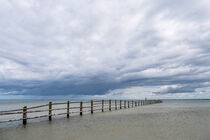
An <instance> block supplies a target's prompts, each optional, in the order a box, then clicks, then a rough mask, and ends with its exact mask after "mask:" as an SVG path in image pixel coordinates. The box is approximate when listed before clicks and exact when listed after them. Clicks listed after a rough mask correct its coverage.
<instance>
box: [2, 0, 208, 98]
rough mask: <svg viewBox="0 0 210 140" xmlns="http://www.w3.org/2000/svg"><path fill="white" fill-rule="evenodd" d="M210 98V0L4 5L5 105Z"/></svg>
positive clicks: (31, 0)
mask: <svg viewBox="0 0 210 140" xmlns="http://www.w3.org/2000/svg"><path fill="white" fill-rule="evenodd" d="M145 97H147V98H154V99H157V98H158V99H159V98H161V99H165V98H166V99H189V98H195V99H198V98H204V99H206V98H210V1H209V0H184V1H183V0H149V1H148V0H123V1H122V0H59V1H58V0H21V1H20V0H0V99H19V98H20V99H22V98H23V99H25V98H85V99H87V98H117V99H119V98H121V99H124V98H125V99H141V98H145Z"/></svg>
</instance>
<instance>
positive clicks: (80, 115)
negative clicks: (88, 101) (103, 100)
mask: <svg viewBox="0 0 210 140" xmlns="http://www.w3.org/2000/svg"><path fill="white" fill-rule="evenodd" d="M80 116H82V101H81V102H80Z"/></svg>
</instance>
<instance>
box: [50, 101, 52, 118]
mask: <svg viewBox="0 0 210 140" xmlns="http://www.w3.org/2000/svg"><path fill="white" fill-rule="evenodd" d="M51 120H52V102H49V121H51Z"/></svg>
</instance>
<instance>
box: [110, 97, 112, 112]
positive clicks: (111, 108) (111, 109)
mask: <svg viewBox="0 0 210 140" xmlns="http://www.w3.org/2000/svg"><path fill="white" fill-rule="evenodd" d="M111 110H112V101H111V100H109V111H111Z"/></svg>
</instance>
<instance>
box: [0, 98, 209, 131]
mask: <svg viewBox="0 0 210 140" xmlns="http://www.w3.org/2000/svg"><path fill="white" fill-rule="evenodd" d="M51 101H52V102H66V101H67V100H51ZM48 103H49V100H0V111H4V110H11V109H21V108H23V106H27V107H32V106H38V105H44V104H48ZM72 106H79V104H74V105H71V107H72ZM84 106H89V104H84ZM153 106H155V107H167V108H180V107H182V108H183V107H188V108H189V107H210V100H164V102H163V103H161V104H155V105H149V106H144V108H149V107H153ZM63 107H66V105H57V106H56V107H54V106H53V108H63ZM40 109H48V106H46V107H42V108H38V109H35V110H40ZM86 110H87V109H86ZM72 111H78V109H74V110H72ZM65 112H66V110H61V111H53V113H65ZM47 114H48V112H40V113H30V114H28V117H34V116H38V115H47ZM75 115H78V114H75ZM62 117H64V116H56V117H53V119H56V118H62ZM18 118H22V114H18V115H9V116H0V120H1V121H3V120H10V119H18ZM40 121H47V118H40V119H31V120H29V121H28V122H29V123H34V122H40ZM21 124H22V122H21V121H16V122H8V123H0V128H5V127H13V126H18V125H21Z"/></svg>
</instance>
